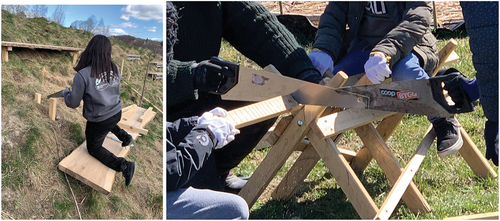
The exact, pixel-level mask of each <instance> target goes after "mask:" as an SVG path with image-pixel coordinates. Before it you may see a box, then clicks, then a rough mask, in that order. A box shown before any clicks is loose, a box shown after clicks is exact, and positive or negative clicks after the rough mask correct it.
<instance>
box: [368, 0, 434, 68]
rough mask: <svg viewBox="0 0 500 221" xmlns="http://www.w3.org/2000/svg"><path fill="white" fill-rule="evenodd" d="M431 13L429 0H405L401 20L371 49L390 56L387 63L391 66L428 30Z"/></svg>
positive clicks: (405, 54)
mask: <svg viewBox="0 0 500 221" xmlns="http://www.w3.org/2000/svg"><path fill="white" fill-rule="evenodd" d="M431 15H432V6H431V2H423V1H419V2H418V1H415V2H413V1H409V2H406V8H405V11H404V13H403V19H402V20H401V22H400V23H399V24H398V25H397V26H396V27H395V28H393V29H392V30H391V31H390V32H389V33H388V34H387V35H386V37H385V38H384V39H382V40H381V41H380V42H379V43H378V44H377V45H376V46H375V47H374V48H373V51H380V52H383V53H384V54H386V55H388V56H391V60H390V61H389V65H390V66H392V65H393V64H395V63H396V62H397V61H399V59H400V58H402V57H405V56H407V55H408V54H409V53H410V52H411V50H413V47H414V46H415V45H417V44H418V43H420V42H421V41H422V37H423V36H424V34H425V33H426V32H428V31H429V27H430V19H431Z"/></svg>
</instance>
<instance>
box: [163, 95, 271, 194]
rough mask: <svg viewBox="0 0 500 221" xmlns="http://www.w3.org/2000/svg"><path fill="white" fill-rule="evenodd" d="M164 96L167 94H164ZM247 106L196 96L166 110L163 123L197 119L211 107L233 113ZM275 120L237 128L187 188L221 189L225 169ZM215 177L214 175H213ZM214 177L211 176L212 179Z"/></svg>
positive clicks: (232, 165)
mask: <svg viewBox="0 0 500 221" xmlns="http://www.w3.org/2000/svg"><path fill="white" fill-rule="evenodd" d="M167 96H168V95H167ZM249 104H251V103H250V102H241V101H226V100H221V99H220V96H214V95H204V94H200V98H199V99H198V100H197V101H192V102H186V103H184V104H181V105H176V106H175V107H167V121H171V122H172V121H175V120H177V119H179V118H182V117H191V116H201V115H202V114H203V112H206V111H209V110H211V109H213V108H215V107H222V108H224V109H226V110H228V111H229V110H233V109H235V108H238V107H242V106H245V105H249ZM276 119H277V118H273V119H270V120H266V121H263V122H260V123H257V124H253V125H250V126H247V127H244V128H241V129H240V131H241V133H240V134H239V135H236V139H235V140H234V141H232V142H230V143H229V144H227V145H226V146H224V147H223V148H221V149H218V150H215V151H214V153H213V154H211V155H210V157H209V159H208V160H207V162H205V164H204V165H203V167H202V168H201V169H200V170H199V171H198V172H197V173H196V175H195V176H194V177H193V178H192V179H191V182H190V183H189V184H188V186H193V187H196V188H209V189H214V190H220V189H222V188H223V187H224V182H223V180H224V178H225V176H227V174H228V172H229V170H231V169H232V168H234V167H236V166H238V164H239V163H240V162H241V161H242V160H243V159H244V158H245V157H246V156H247V155H248V154H249V153H250V152H252V150H253V148H254V147H255V145H257V143H258V142H259V141H260V140H261V139H262V137H263V136H264V135H265V134H266V133H267V131H268V130H269V128H270V127H271V126H272V125H273V124H274V122H275V121H276ZM215 174H217V175H215ZM214 175H215V176H214Z"/></svg>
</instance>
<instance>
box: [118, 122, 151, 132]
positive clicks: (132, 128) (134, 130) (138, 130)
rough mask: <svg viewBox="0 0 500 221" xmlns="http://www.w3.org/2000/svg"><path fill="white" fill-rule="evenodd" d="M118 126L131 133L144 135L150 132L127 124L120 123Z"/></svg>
mask: <svg viewBox="0 0 500 221" xmlns="http://www.w3.org/2000/svg"><path fill="white" fill-rule="evenodd" d="M118 126H119V127H121V128H122V129H127V130H130V131H132V132H135V133H140V134H144V135H146V134H148V130H146V129H144V128H140V127H136V126H133V125H130V124H127V123H121V122H118Z"/></svg>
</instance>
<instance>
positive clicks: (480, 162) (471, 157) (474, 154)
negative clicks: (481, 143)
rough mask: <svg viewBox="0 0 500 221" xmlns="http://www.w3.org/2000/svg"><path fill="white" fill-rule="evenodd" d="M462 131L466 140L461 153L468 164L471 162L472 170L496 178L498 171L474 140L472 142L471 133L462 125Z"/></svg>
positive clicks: (483, 176) (478, 174)
mask: <svg viewBox="0 0 500 221" xmlns="http://www.w3.org/2000/svg"><path fill="white" fill-rule="evenodd" d="M460 133H462V139H463V140H464V145H463V146H462V148H461V149H460V155H462V157H463V158H464V159H465V161H466V162H467V164H469V167H470V168H471V169H472V171H474V173H475V174H476V175H477V176H479V177H482V178H487V177H488V176H489V177H491V178H496V177H497V176H498V175H497V173H496V172H495V170H493V168H492V167H491V166H490V164H489V163H488V160H486V158H485V157H484V156H483V154H482V153H481V151H479V149H478V148H477V147H476V145H475V144H474V142H472V139H470V137H469V134H467V132H466V131H465V129H464V128H463V127H460Z"/></svg>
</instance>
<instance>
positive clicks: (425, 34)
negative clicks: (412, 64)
mask: <svg viewBox="0 0 500 221" xmlns="http://www.w3.org/2000/svg"><path fill="white" fill-rule="evenodd" d="M365 3H366V2H337V1H335V2H330V3H329V4H328V6H327V7H326V9H325V12H324V13H323V14H322V15H321V19H320V22H319V27H318V32H317V34H316V39H315V42H314V45H313V47H314V48H318V49H320V50H322V51H325V52H326V53H328V54H329V55H330V56H332V58H333V60H334V61H339V60H341V59H342V58H343V56H344V55H345V54H346V53H347V52H348V51H349V50H350V49H351V48H352V47H353V44H354V42H355V40H356V39H357V33H358V30H359V27H360V24H361V18H362V17H363V13H364V12H365V9H364V6H365ZM385 4H386V6H387V11H388V12H389V14H390V16H391V18H392V19H393V20H394V22H395V24H397V26H396V27H395V28H393V29H392V30H391V31H390V32H389V33H387V35H386V37H385V38H384V39H383V40H381V41H380V42H379V43H378V44H377V45H376V46H375V47H374V48H373V51H380V52H383V53H384V54H386V55H388V56H390V57H391V60H390V63H389V66H390V67H392V65H394V64H395V63H396V62H397V61H398V60H399V59H400V58H403V57H406V56H407V55H408V54H409V53H410V52H411V51H412V50H413V51H414V52H415V53H416V54H417V55H419V56H420V58H421V59H422V62H423V68H424V70H425V71H426V72H427V73H432V71H433V70H434V68H436V66H437V63H438V55H437V48H436V41H437V40H436V38H435V37H434V35H432V33H431V30H430V28H429V26H430V18H431V13H432V7H431V3H430V2H416V1H408V2H392V1H387V2H385ZM346 25H347V26H348V29H346Z"/></svg>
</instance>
